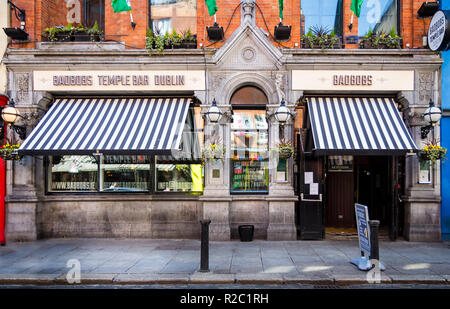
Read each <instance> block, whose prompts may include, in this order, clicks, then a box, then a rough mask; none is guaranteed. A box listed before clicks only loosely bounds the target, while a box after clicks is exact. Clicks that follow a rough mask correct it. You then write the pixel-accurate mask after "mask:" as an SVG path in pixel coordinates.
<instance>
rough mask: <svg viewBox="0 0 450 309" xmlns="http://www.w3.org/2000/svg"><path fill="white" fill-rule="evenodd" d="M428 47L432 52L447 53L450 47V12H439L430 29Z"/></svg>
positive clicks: (435, 15)
mask: <svg viewBox="0 0 450 309" xmlns="http://www.w3.org/2000/svg"><path fill="white" fill-rule="evenodd" d="M428 46H429V47H430V49H431V50H432V51H446V50H448V49H449V47H450V11H441V10H439V11H437V12H436V13H434V15H433V18H432V19H431V22H430V26H429V27H428Z"/></svg>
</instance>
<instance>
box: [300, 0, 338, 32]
mask: <svg viewBox="0 0 450 309" xmlns="http://www.w3.org/2000/svg"><path fill="white" fill-rule="evenodd" d="M337 1H340V0H337ZM344 9H345V6H344V0H342V4H341V16H340V17H339V18H340V23H341V25H342V29H340V30H341V33H342V35H341V39H342V40H343V38H344V28H345V25H344ZM302 15H303V11H302V1H301V0H300V37H302V36H303V35H306V33H307V29H306V15H304V16H305V29H302V20H301V18H302V17H301V16H302ZM302 30H303V32H304V33H302ZM331 31H333V29H331Z"/></svg>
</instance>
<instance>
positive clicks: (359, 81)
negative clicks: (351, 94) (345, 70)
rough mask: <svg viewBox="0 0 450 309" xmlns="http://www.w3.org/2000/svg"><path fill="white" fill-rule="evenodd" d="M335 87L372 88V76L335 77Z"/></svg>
mask: <svg viewBox="0 0 450 309" xmlns="http://www.w3.org/2000/svg"><path fill="white" fill-rule="evenodd" d="M333 85H335V86H371V85H372V75H353V74H352V75H337V74H335V75H333Z"/></svg>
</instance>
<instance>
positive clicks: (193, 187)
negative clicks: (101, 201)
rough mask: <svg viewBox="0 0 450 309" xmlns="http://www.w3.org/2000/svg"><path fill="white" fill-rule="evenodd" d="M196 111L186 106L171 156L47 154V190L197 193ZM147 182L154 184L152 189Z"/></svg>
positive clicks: (199, 136)
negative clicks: (49, 155)
mask: <svg viewBox="0 0 450 309" xmlns="http://www.w3.org/2000/svg"><path fill="white" fill-rule="evenodd" d="M200 111H201V108H200V107H194V106H191V107H190V109H189V112H188V115H187V119H186V123H185V126H184V129H183V135H182V137H181V146H180V149H179V150H177V151H174V152H173V153H172V155H167V156H155V157H154V158H153V157H150V156H145V155H104V156H100V157H97V158H95V157H94V156H89V155H88V156H79V155H78V156H77V155H64V156H52V157H49V158H48V169H47V173H48V174H47V179H48V181H47V191H48V192H109V193H113V192H128V193H133V192H183V193H192V194H201V193H202V192H203V179H204V174H203V173H204V172H203V167H202V164H201V146H202V145H203V139H204V135H203V118H202V116H201V114H200ZM97 160H98V162H97ZM152 179H153V180H154V182H152ZM151 183H154V188H152V187H153V185H151Z"/></svg>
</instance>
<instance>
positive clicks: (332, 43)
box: [300, 36, 343, 49]
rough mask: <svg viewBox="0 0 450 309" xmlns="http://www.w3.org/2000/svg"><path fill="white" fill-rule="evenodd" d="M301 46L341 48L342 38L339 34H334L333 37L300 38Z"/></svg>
mask: <svg viewBox="0 0 450 309" xmlns="http://www.w3.org/2000/svg"><path fill="white" fill-rule="evenodd" d="M300 43H301V47H302V48H310V49H341V48H343V45H342V39H341V37H339V36H336V37H335V39H325V40H320V41H319V39H313V40H311V39H308V38H302V39H301V40H300Z"/></svg>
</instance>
